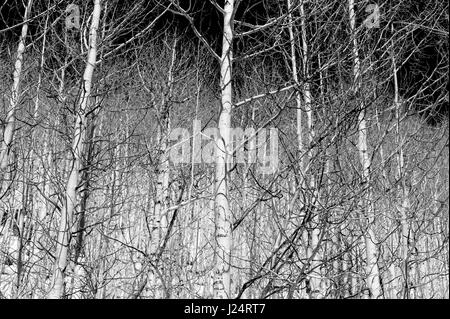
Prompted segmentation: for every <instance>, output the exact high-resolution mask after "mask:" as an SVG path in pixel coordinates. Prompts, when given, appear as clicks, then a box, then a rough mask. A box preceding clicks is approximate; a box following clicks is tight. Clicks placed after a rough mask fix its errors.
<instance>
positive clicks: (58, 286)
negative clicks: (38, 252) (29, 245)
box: [49, 0, 101, 298]
mask: <svg viewBox="0 0 450 319" xmlns="http://www.w3.org/2000/svg"><path fill="white" fill-rule="evenodd" d="M100 2H101V1H100V0H94V10H93V13H92V22H91V27H90V31H89V52H88V58H87V62H86V68H85V70H84V75H83V91H82V92H81V96H80V100H79V106H78V107H79V109H78V112H77V118H76V122H75V131H74V136H73V144H72V152H73V160H72V167H71V171H70V175H69V179H68V181H67V186H66V200H65V203H64V206H63V208H62V210H61V220H60V225H59V231H58V239H57V244H56V259H55V265H54V270H53V283H52V288H51V291H50V293H49V298H62V297H63V296H64V277H65V272H66V268H67V265H68V262H69V243H70V239H71V229H72V226H73V225H72V223H73V215H74V212H75V209H76V206H77V201H78V199H77V195H78V194H77V193H78V191H77V189H76V188H77V186H78V183H79V181H80V170H81V169H82V155H83V154H82V152H83V144H84V142H85V138H86V128H87V123H86V111H87V106H88V101H89V99H90V96H91V87H92V77H93V74H94V67H95V63H96V59H97V29H98V26H99V21H100V12H101V4H100Z"/></svg>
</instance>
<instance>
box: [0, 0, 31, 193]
mask: <svg viewBox="0 0 450 319" xmlns="http://www.w3.org/2000/svg"><path fill="white" fill-rule="evenodd" d="M32 4H33V0H28V4H27V6H26V8H25V14H24V16H23V21H24V23H23V25H22V32H21V34H20V39H19V45H18V47H17V56H16V62H15V64H14V72H13V85H12V87H11V97H10V99H9V107H8V112H7V114H6V120H5V123H6V124H5V129H4V131H3V141H2V144H1V148H0V174H3V171H4V170H5V169H6V168H7V167H8V164H9V155H10V154H9V153H10V150H11V146H12V142H13V138H14V129H15V127H16V110H17V107H18V104H19V95H20V87H19V86H20V80H21V75H22V65H23V55H24V53H25V40H26V37H27V33H28V18H29V15H30V11H31V6H32ZM0 177H1V176H0ZM2 179H3V178H2ZM0 188H1V185H0Z"/></svg>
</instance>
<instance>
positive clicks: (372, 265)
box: [348, 0, 382, 299]
mask: <svg viewBox="0 0 450 319" xmlns="http://www.w3.org/2000/svg"><path fill="white" fill-rule="evenodd" d="M348 5H349V20H350V29H351V37H352V39H353V76H354V83H355V88H354V91H355V93H358V92H359V89H360V87H361V64H360V60H359V52H358V41H357V38H356V16H355V10H354V7H355V4H354V0H349V1H348ZM365 113H366V112H365V109H364V103H363V102H362V101H361V102H360V109H359V116H358V123H359V127H358V151H359V157H360V161H361V165H362V177H363V182H364V185H365V186H366V187H367V189H366V192H367V194H366V195H365V200H363V201H362V202H363V210H365V217H366V219H367V222H368V224H367V232H366V234H365V246H366V267H367V269H366V271H367V278H366V282H367V287H368V289H369V291H370V293H371V296H372V298H374V299H377V298H380V297H381V294H382V293H381V285H380V274H379V270H378V264H377V258H378V247H377V246H376V243H375V242H376V238H375V232H374V230H373V227H374V221H375V218H374V214H373V209H372V203H371V198H370V189H369V188H368V185H369V182H370V172H369V168H370V157H369V154H368V150H367V124H366V115H365Z"/></svg>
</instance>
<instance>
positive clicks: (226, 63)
mask: <svg viewBox="0 0 450 319" xmlns="http://www.w3.org/2000/svg"><path fill="white" fill-rule="evenodd" d="M233 13H234V0H226V1H225V6H224V19H223V22H224V24H223V41H222V57H221V66H220V86H221V92H222V93H221V96H222V111H221V113H220V117H219V125H218V126H219V136H218V138H217V147H216V153H217V154H216V193H215V224H216V233H215V239H216V251H215V254H216V255H215V256H216V260H215V266H214V284H213V290H214V298H217V299H224V298H230V297H231V296H230V292H231V289H230V288H231V287H230V285H231V268H230V254H231V244H232V238H231V217H232V216H231V212H230V206H229V199H228V172H227V171H228V168H227V164H229V163H230V161H231V156H230V155H231V154H230V137H231V132H230V126H231V110H232V103H233V102H232V86H231V69H232V59H233V54H232V50H233V47H232V43H233V30H232V23H233V22H232V18H233Z"/></svg>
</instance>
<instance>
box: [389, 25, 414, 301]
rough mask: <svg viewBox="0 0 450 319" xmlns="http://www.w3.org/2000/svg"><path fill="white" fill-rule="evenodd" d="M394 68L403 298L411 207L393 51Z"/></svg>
mask: <svg viewBox="0 0 450 319" xmlns="http://www.w3.org/2000/svg"><path fill="white" fill-rule="evenodd" d="M391 29H392V33H394V27H393V26H392V25H391ZM393 48H394V43H393V41H392V49H393ZM392 68H393V77H394V105H395V119H396V122H397V123H396V124H397V125H396V133H397V134H396V135H397V147H398V152H397V175H398V177H397V179H398V180H400V181H401V182H400V185H399V193H400V201H401V203H400V205H399V212H400V225H401V234H402V235H401V258H402V266H401V268H402V273H403V298H406V299H409V297H410V296H409V273H408V272H409V270H408V263H409V262H408V257H409V247H408V237H409V227H408V214H407V211H408V209H409V206H410V204H409V189H408V188H407V186H406V182H405V173H404V171H405V164H404V154H403V139H402V133H401V129H400V107H401V103H400V97H399V92H398V79H397V63H396V61H395V56H394V53H393V52H392Z"/></svg>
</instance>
